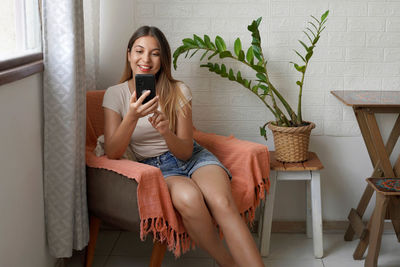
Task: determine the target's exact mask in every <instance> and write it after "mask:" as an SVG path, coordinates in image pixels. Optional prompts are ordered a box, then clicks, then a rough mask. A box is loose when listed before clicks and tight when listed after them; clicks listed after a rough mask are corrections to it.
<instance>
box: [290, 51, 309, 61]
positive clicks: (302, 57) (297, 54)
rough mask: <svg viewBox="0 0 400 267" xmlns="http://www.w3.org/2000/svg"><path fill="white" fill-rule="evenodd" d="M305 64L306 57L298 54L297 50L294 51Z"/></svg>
mask: <svg viewBox="0 0 400 267" xmlns="http://www.w3.org/2000/svg"><path fill="white" fill-rule="evenodd" d="M293 51H294V52H295V53H296V54H297V55H298V56H299V57H300V58H301V59H302V60H303V61H304V62H306V60H305V59H304V57H303V56H302V55H300V53H299V52H297V51H296V50H293Z"/></svg>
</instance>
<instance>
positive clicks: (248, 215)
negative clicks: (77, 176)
mask: <svg viewBox="0 0 400 267" xmlns="http://www.w3.org/2000/svg"><path fill="white" fill-rule="evenodd" d="M103 95H104V91H91V92H88V93H87V114H86V117H87V121H86V165H88V166H89V167H94V168H102V169H107V170H111V171H114V172H117V173H119V174H122V175H124V176H126V177H128V178H132V179H135V180H136V181H137V183H138V188H137V198H138V206H139V215H140V220H141V222H140V237H141V239H142V240H144V238H145V237H146V235H147V234H148V233H150V232H151V233H153V236H154V239H157V240H160V241H162V242H166V243H167V246H168V249H169V250H170V251H173V253H174V254H175V256H176V257H179V256H180V254H181V253H185V252H186V251H188V250H189V249H190V247H191V246H192V245H194V244H192V242H191V240H190V238H189V236H188V234H187V233H186V231H185V228H184V226H183V223H182V219H181V217H180V216H179V214H178V213H177V212H176V211H175V209H174V207H173V205H172V201H171V197H170V195H169V191H168V188H167V185H166V183H165V180H164V177H163V176H162V174H161V171H160V170H159V169H158V168H155V167H153V166H149V165H146V164H142V163H138V162H134V161H130V160H125V159H120V160H111V159H108V158H107V157H106V156H102V157H97V156H96V155H95V153H94V149H95V147H96V141H97V137H98V136H100V135H102V134H103V127H104V126H103V124H104V120H103V110H102V107H101V104H102V99H103ZM194 139H195V140H196V141H197V142H198V143H199V144H200V145H202V146H203V147H205V148H207V149H208V150H209V151H211V152H212V153H213V154H214V155H215V156H217V157H218V159H219V160H220V161H221V162H222V163H223V164H224V166H225V167H227V168H228V169H229V171H230V172H231V174H232V181H231V186H232V194H233V197H234V199H235V202H236V204H237V207H238V209H239V212H240V214H241V215H242V217H243V218H244V219H245V220H246V222H247V223H251V222H253V220H254V216H255V209H256V207H257V206H258V205H259V203H260V199H263V198H264V197H265V190H267V191H268V189H269V178H268V177H269V153H268V149H267V147H266V146H264V145H261V144H257V143H253V142H248V141H242V140H238V139H236V138H234V137H233V136H230V137H225V136H219V135H215V134H208V133H203V132H200V131H197V130H195V131H194Z"/></svg>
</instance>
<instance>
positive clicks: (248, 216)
mask: <svg viewBox="0 0 400 267" xmlns="http://www.w3.org/2000/svg"><path fill="white" fill-rule="evenodd" d="M268 189H269V183H268V179H267V180H264V179H263V181H262V182H261V183H259V184H258V185H257V186H256V188H255V194H256V196H255V198H254V203H253V206H252V207H250V208H248V209H247V210H245V211H244V212H241V213H240V216H241V217H242V218H243V220H244V221H245V222H246V224H249V225H251V226H252V224H253V222H254V219H255V213H256V208H257V206H258V205H259V204H260V200H261V199H264V198H265V190H267V192H268ZM218 230H219V231H218V232H219V234H220V237H221V238H222V237H223V234H222V231H221V229H218ZM149 233H152V234H153V242H156V241H158V242H166V243H167V247H168V250H169V251H171V252H172V253H173V254H174V255H175V257H176V258H178V257H180V256H181V254H184V253H186V252H187V251H189V250H190V249H194V248H195V247H196V245H195V243H194V242H193V241H192V240H191V239H190V237H189V235H188V234H187V233H186V232H183V233H178V232H177V231H176V230H174V229H172V227H171V225H169V224H168V222H167V221H166V220H164V219H163V218H161V217H157V218H147V219H143V220H141V221H140V239H141V240H142V241H144V240H145V239H146V236H147V235H148V234H149Z"/></svg>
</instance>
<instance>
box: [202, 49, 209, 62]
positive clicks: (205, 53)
mask: <svg viewBox="0 0 400 267" xmlns="http://www.w3.org/2000/svg"><path fill="white" fill-rule="evenodd" d="M208 51H209V50H206V52H204V54H203V55H202V56H201V58H200V61H202V60H203V59H204V57H205V56H206V55H207V53H208Z"/></svg>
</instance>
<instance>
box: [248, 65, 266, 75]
mask: <svg viewBox="0 0 400 267" xmlns="http://www.w3.org/2000/svg"><path fill="white" fill-rule="evenodd" d="M251 68H252V69H253V70H255V71H257V72H258V73H262V72H265V68H264V66H258V65H251Z"/></svg>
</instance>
